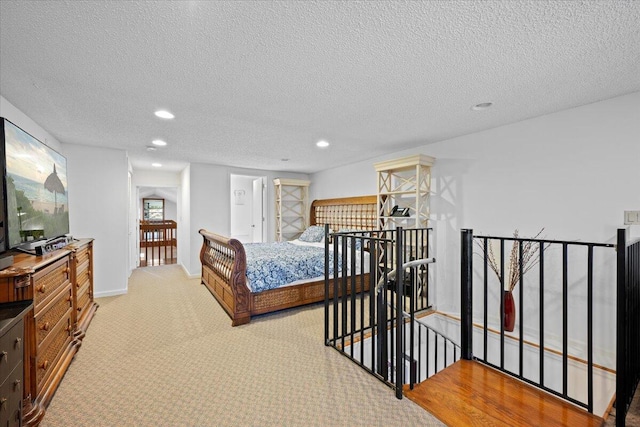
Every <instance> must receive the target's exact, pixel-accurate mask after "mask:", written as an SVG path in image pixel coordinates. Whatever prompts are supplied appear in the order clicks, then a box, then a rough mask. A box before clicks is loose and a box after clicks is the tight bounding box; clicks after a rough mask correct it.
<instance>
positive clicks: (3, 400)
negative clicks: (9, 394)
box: [0, 397, 7, 410]
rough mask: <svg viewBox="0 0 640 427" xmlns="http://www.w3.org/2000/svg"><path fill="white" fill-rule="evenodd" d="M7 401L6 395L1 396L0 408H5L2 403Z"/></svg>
mask: <svg viewBox="0 0 640 427" xmlns="http://www.w3.org/2000/svg"><path fill="white" fill-rule="evenodd" d="M5 403H7V398H6V397H2V398H0V409H3V410H4V409H5V408H4V404H5Z"/></svg>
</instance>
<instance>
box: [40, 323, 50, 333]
mask: <svg viewBox="0 0 640 427" xmlns="http://www.w3.org/2000/svg"><path fill="white" fill-rule="evenodd" d="M40 329H42V330H43V331H48V330H49V322H44V324H43V325H42V326H40Z"/></svg>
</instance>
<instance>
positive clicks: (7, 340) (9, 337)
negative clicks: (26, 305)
mask: <svg viewBox="0 0 640 427" xmlns="http://www.w3.org/2000/svg"><path fill="white" fill-rule="evenodd" d="M22 331H23V322H22V319H20V320H19V321H18V322H17V323H16V324H15V325H13V326H12V327H11V329H9V331H8V332H7V333H6V334H5V335H3V336H2V337H0V373H1V374H0V382H2V381H3V380H4V379H5V378H4V373H6V372H10V371H11V370H12V369H13V368H15V367H16V365H17V364H18V363H20V362H22V346H23V344H24V342H23V339H22Z"/></svg>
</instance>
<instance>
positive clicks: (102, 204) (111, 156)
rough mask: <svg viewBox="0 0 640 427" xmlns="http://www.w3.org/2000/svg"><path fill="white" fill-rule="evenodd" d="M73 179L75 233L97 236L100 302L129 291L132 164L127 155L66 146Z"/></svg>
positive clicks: (72, 227)
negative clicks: (129, 162) (129, 171)
mask: <svg viewBox="0 0 640 427" xmlns="http://www.w3.org/2000/svg"><path fill="white" fill-rule="evenodd" d="M63 154H64V155H65V156H66V157H67V163H68V180H69V206H70V209H69V217H70V230H71V233H72V234H73V235H74V236H76V237H93V238H95V242H94V266H95V273H94V281H93V282H94V291H95V296H96V297H103V296H109V295H117V294H121V293H126V292H127V278H128V276H129V269H128V265H129V263H128V255H129V245H128V242H129V239H128V234H129V233H128V227H127V225H128V222H129V221H128V214H129V198H128V190H127V187H128V175H127V173H128V159H127V155H126V152H125V151H122V150H113V149H108V148H98V147H89V146H85V145H76V144H63Z"/></svg>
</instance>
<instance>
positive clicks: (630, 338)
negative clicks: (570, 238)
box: [616, 229, 640, 427]
mask: <svg viewBox="0 0 640 427" xmlns="http://www.w3.org/2000/svg"><path fill="white" fill-rule="evenodd" d="M616 247H617V262H616V264H617V333H616V337H617V340H616V426H618V427H624V425H625V420H626V416H627V412H628V410H629V406H630V405H631V401H632V400H633V396H634V393H635V391H636V389H637V387H638V382H639V381H640V240H638V241H635V242H633V243H627V233H626V230H624V229H620V230H618V236H617V245H616Z"/></svg>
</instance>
